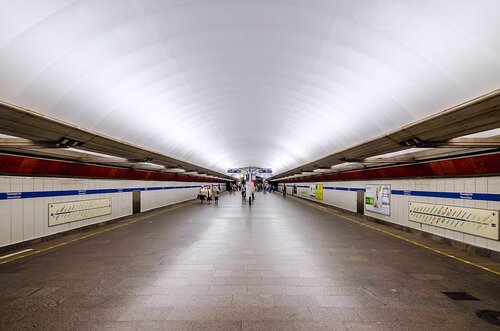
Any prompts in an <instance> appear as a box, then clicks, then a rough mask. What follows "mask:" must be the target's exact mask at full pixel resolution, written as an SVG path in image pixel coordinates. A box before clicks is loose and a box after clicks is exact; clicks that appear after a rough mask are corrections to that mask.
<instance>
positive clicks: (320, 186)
mask: <svg viewBox="0 0 500 331" xmlns="http://www.w3.org/2000/svg"><path fill="white" fill-rule="evenodd" d="M316 199H318V200H323V184H318V185H316Z"/></svg>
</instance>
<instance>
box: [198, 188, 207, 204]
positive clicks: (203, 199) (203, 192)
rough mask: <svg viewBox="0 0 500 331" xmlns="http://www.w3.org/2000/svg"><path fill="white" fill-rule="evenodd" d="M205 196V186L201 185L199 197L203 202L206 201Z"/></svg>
mask: <svg viewBox="0 0 500 331" xmlns="http://www.w3.org/2000/svg"><path fill="white" fill-rule="evenodd" d="M205 196H206V193H205V187H204V186H201V187H200V191H199V192H198V199H200V201H201V203H203V201H205Z"/></svg>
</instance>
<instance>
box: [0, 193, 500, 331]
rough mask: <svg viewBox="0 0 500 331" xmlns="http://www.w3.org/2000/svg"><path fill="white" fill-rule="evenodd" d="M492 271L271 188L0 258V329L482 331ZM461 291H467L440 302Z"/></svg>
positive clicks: (494, 304) (493, 291) (492, 290)
mask: <svg viewBox="0 0 500 331" xmlns="http://www.w3.org/2000/svg"><path fill="white" fill-rule="evenodd" d="M499 278H500V277H498V276H496V275H493V274H488V273H487V272H485V271H482V270H479V269H477V268H474V267H471V266H468V265H466V264H462V263H459V262H457V261H453V260H450V259H448V258H446V257H444V256H440V255H438V254H435V253H433V252H430V251H427V250H425V249H422V248H420V247H418V246H415V245H411V244H409V243H405V242H402V241H400V240H398V239H395V238H391V237H388V236H384V235H383V234H380V233H376V232H373V231H370V230H368V229H363V228H362V227H359V226H357V225H355V224H352V223H349V222H346V221H345V220H341V219H336V218H335V216H334V215H331V214H327V213H325V212H322V211H321V210H317V209H315V208H311V207H310V206H307V205H304V204H303V203H300V202H298V201H294V200H292V199H289V198H283V197H281V196H279V195H272V194H265V195H264V194H261V193H259V194H257V196H256V201H255V204H253V205H252V206H249V205H248V204H243V203H242V201H241V198H240V197H239V196H237V195H224V196H222V197H221V201H220V203H219V205H214V204H211V205H206V204H204V205H201V204H191V205H189V206H186V207H183V208H178V209H175V210H173V211H170V212H167V213H163V214H161V215H157V216H153V217H152V218H149V219H146V220H143V221H140V222H136V223H134V224H130V225H128V226H124V227H120V228H117V229H114V230H112V231H108V232H105V233H102V234H99V235H96V236H93V237H91V238H88V239H85V240H82V241H79V242H77V243H75V244H71V245H68V246H64V247H62V248H61V249H58V250H55V251H50V252H49V253H47V254H43V255H40V256H35V257H33V258H31V259H29V260H26V261H22V262H19V263H11V264H7V265H4V266H1V267H0V329H1V330H18V329H42V330H308V331H311V330H366V329H368V330H426V331H427V330H495V329H496V328H495V327H493V326H491V325H490V324H487V323H486V322H483V321H482V320H480V319H478V318H477V317H476V316H475V314H474V311H475V310H476V309H480V308H485V309H494V310H498V309H500V300H499V299H500V286H499V282H500V279H499ZM441 291H466V292H468V293H470V294H472V295H474V296H476V297H478V298H479V299H480V301H453V300H451V299H450V298H448V297H446V296H445V295H443V294H442V293H441Z"/></svg>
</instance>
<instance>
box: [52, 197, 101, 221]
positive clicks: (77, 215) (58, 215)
mask: <svg viewBox="0 0 500 331" xmlns="http://www.w3.org/2000/svg"><path fill="white" fill-rule="evenodd" d="M109 214H111V198H105V199H94V200H82V201H69V202H58V203H50V204H49V226H54V225H59V224H64V223H70V222H76V221H81V220H85V219H88V218H94V217H98V216H104V215H109Z"/></svg>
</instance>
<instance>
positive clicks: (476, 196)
mask: <svg viewBox="0 0 500 331" xmlns="http://www.w3.org/2000/svg"><path fill="white" fill-rule="evenodd" d="M287 187H293V185H287ZM297 187H302V188H309V186H307V185H300V186H299V185H297ZM323 189H324V190H335V191H351V192H352V191H354V192H355V191H363V192H364V191H366V190H365V189H364V188H357V187H339V186H324V187H323ZM391 194H394V195H406V196H415V197H431V198H443V199H462V200H481V201H500V194H494V193H462V192H434V191H411V190H391Z"/></svg>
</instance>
